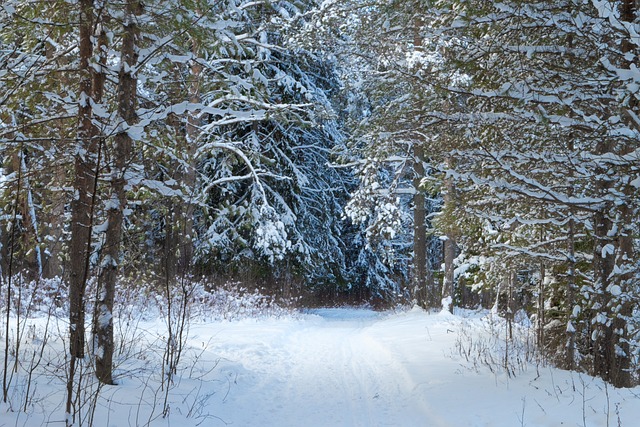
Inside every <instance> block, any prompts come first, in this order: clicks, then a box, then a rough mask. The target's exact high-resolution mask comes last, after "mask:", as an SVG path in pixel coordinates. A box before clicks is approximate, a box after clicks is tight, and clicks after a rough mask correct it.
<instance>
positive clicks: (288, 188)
mask: <svg viewBox="0 0 640 427" xmlns="http://www.w3.org/2000/svg"><path fill="white" fill-rule="evenodd" d="M258 12H260V13H258ZM295 12H296V11H295V9H292V7H291V5H288V4H286V3H285V4H282V5H280V4H276V3H274V4H273V5H272V7H268V6H264V7H263V10H262V11H250V10H249V11H247V13H248V18H247V21H246V24H245V28H244V30H245V31H246V32H248V33H250V34H254V37H255V39H256V40H259V42H256V43H257V44H256V45H254V46H249V45H247V46H246V48H245V49H244V50H243V51H240V52H237V58H236V61H237V62H238V64H233V63H232V64H230V65H229V69H228V70H229V71H225V72H230V71H231V70H233V67H238V66H239V64H241V66H242V67H244V68H245V69H246V70H247V74H246V75H244V76H243V77H244V79H243V80H242V81H239V82H238V81H234V80H230V79H227V82H226V83H223V84H218V88H216V89H217V91H230V92H232V93H237V94H236V95H233V96H227V98H226V100H225V98H224V97H220V96H216V93H215V92H211V93H208V94H206V97H214V98H217V99H219V100H220V101H222V102H224V103H221V104H220V106H221V107H226V108H229V109H231V110H234V111H239V112H240V111H242V112H243V114H244V117H246V120H229V119H228V118H225V119H223V120H214V118H212V117H209V120H208V121H207V122H206V123H205V124H204V128H205V130H206V133H205V134H203V138H204V139H205V144H204V146H203V148H201V149H200V152H201V153H203V154H204V156H205V157H204V159H203V162H202V172H203V175H204V176H206V179H205V180H204V181H203V183H202V185H203V187H204V191H205V194H206V196H207V200H206V208H205V209H204V210H203V216H202V217H201V220H202V221H201V226H204V227H205V228H204V229H203V230H202V233H201V237H200V240H199V246H198V251H199V260H200V263H201V265H203V266H205V268H207V269H209V270H210V271H214V272H218V273H220V272H224V271H225V270H228V269H229V267H230V266H234V268H235V269H236V271H237V274H249V276H251V275H258V276H260V275H261V274H262V275H263V277H264V278H266V277H271V278H274V279H276V281H277V280H278V276H284V275H286V274H289V275H291V276H292V277H297V278H298V279H299V280H300V279H301V280H304V281H307V282H308V283H313V284H314V285H315V286H317V287H318V288H319V287H322V283H323V282H324V283H326V282H335V281H340V280H344V274H345V266H344V263H345V261H344V257H345V255H344V243H343V241H342V238H341V237H340V232H341V230H340V229H341V224H340V221H339V218H340V211H341V205H342V200H344V199H345V197H346V189H345V182H344V181H345V177H344V172H342V171H341V170H338V169H335V168H332V167H330V161H331V150H332V147H333V145H334V144H336V143H337V142H339V140H340V138H341V134H340V132H339V130H338V128H337V124H336V121H335V117H334V113H333V109H332V106H331V104H330V100H329V96H330V94H331V92H332V91H333V90H334V89H335V87H336V80H335V76H334V74H333V70H332V65H331V63H329V62H327V61H325V60H323V59H322V58H318V57H315V56H314V55H313V54H312V53H311V52H309V51H305V50H303V49H300V48H298V49H295V50H294V49H293V48H292V47H290V46H287V45H286V43H285V42H286V40H287V35H286V31H285V29H286V26H285V24H286V23H287V21H288V20H289V16H294V15H295ZM225 85H226V86H225ZM242 266H244V267H242ZM247 267H248V268H247ZM265 267H266V269H265ZM260 270H262V271H263V272H265V271H268V272H266V273H259V271H260ZM274 276H275V277H274ZM285 281H286V279H285ZM285 285H286V284H285Z"/></svg>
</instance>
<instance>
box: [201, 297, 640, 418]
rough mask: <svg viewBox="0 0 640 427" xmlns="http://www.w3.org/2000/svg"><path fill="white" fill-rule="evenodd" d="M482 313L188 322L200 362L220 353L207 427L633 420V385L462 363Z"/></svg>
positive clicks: (313, 314)
mask: <svg viewBox="0 0 640 427" xmlns="http://www.w3.org/2000/svg"><path fill="white" fill-rule="evenodd" d="M481 316H482V315H477V316H475V317H473V316H472V318H463V317H459V316H453V315H451V314H448V313H440V314H428V313H425V312H424V311H422V310H419V309H414V310H411V311H409V312H403V313H376V312H373V311H370V310H356V309H321V310H312V311H310V312H309V313H308V314H305V315H304V316H302V318H301V319H268V320H246V321H240V322H230V323H216V324H209V325H200V326H197V327H196V328H195V329H193V330H192V331H193V332H195V337H194V341H192V345H194V346H197V343H198V339H200V341H203V339H209V343H210V344H209V345H207V346H206V351H207V352H210V355H209V356H207V357H218V358H220V363H219V365H218V367H217V368H216V372H217V374H218V375H221V376H223V377H225V378H227V380H228V384H227V385H228V387H227V388H226V389H225V387H223V384H220V385H219V388H222V389H223V390H219V391H218V394H219V396H218V397H219V399H218V400H217V402H218V403H217V404H216V403H215V402H214V401H213V400H215V399H212V401H211V402H210V403H211V406H208V407H207V410H208V411H210V413H212V414H214V415H215V417H218V418H216V419H212V418H211V419H209V420H208V421H207V422H208V424H207V425H221V426H223V425H232V426H243V427H244V426H247V427H252V426H260V427H382V426H394V427H445V426H446V427H514V426H528V427H536V426H540V427H542V426H544V427H557V426H562V425H564V426H585V425H587V426H605V425H622V426H634V425H637V424H635V423H636V421H637V419H638V418H637V417H639V416H640V399H639V398H638V396H639V395H640V388H637V389H635V391H634V390H630V391H623V390H612V389H608V390H607V391H606V392H605V387H604V385H603V383H602V381H600V380H598V379H594V378H591V377H587V376H582V375H580V374H576V373H570V372H566V371H560V370H557V369H551V368H548V367H547V368H542V367H540V368H539V369H537V368H536V367H535V366H531V367H530V368H529V369H528V370H527V371H526V372H521V373H519V375H518V376H517V377H515V378H509V377H508V376H506V375H504V374H501V373H500V372H499V367H496V366H494V367H493V368H497V370H495V371H493V372H492V370H493V368H492V369H490V368H489V367H488V366H482V364H480V365H478V363H471V362H469V361H468V360H465V359H463V358H462V357H461V356H460V355H459V354H458V352H457V350H456V342H457V341H459V340H461V339H465V338H461V336H462V335H461V334H460V330H461V327H462V325H466V326H465V327H466V328H468V330H469V331H470V333H471V336H473V337H474V338H472V339H473V340H475V341H474V342H477V343H481V342H482V341H481V339H478V337H481V336H482V334H483V333H487V331H486V330H483V329H482V327H481V326H480V324H482V322H483V320H481V319H480V317H481ZM199 334H201V336H199ZM202 344H204V341H203V342H202ZM202 344H201V345H202ZM203 357H204V356H203ZM471 357H472V358H473V357H476V356H474V355H473V354H472V355H471ZM498 359H499V358H497V360H498ZM616 408H618V409H616ZM616 411H617V413H616ZM214 421H219V424H215V422H214ZM618 423H619V424H618Z"/></svg>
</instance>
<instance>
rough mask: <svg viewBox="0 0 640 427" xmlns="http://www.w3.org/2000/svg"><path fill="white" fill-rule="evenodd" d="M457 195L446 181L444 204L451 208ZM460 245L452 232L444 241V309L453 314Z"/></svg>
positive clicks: (450, 183) (451, 184)
mask: <svg viewBox="0 0 640 427" xmlns="http://www.w3.org/2000/svg"><path fill="white" fill-rule="evenodd" d="M454 200H455V195H454V188H453V182H451V180H450V179H446V180H445V193H444V204H445V206H451V204H453V203H454ZM457 250H458V245H457V244H456V240H455V236H454V235H453V233H452V232H451V231H449V232H448V233H447V235H446V240H445V241H444V280H443V283H442V309H443V310H447V311H449V312H450V313H453V290H454V279H455V277H454V273H455V271H454V264H453V262H454V260H455V258H456V252H457Z"/></svg>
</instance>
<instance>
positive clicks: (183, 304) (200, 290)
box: [0, 276, 295, 426]
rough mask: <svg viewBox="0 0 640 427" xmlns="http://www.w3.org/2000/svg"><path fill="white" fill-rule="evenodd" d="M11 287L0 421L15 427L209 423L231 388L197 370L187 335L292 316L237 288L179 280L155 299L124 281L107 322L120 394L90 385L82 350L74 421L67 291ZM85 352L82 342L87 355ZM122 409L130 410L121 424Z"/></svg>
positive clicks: (89, 360)
mask: <svg viewBox="0 0 640 427" xmlns="http://www.w3.org/2000/svg"><path fill="white" fill-rule="evenodd" d="M12 281H13V286H12V287H11V289H10V293H8V291H7V289H8V287H6V286H2V287H0V310H1V311H2V313H3V316H1V319H2V320H0V338H1V339H0V342H2V344H0V348H2V352H3V354H4V370H3V374H4V375H3V377H4V378H3V383H2V391H3V395H2V401H1V402H0V408H1V409H0V413H5V414H12V417H13V419H14V420H15V424H16V425H48V424H50V423H55V424H60V425H67V426H91V425H111V424H114V423H115V425H120V423H122V422H124V421H125V420H126V422H127V423H128V425H136V426H144V425H151V424H154V425H156V424H158V423H159V420H161V419H168V418H169V417H170V416H171V418H172V419H176V418H177V419H178V420H180V419H184V420H186V419H189V420H191V421H190V422H189V423H187V424H189V425H192V424H193V425H198V424H200V423H204V422H205V421H206V420H207V419H209V418H212V417H215V416H214V415H213V414H211V410H210V407H209V406H208V405H207V402H208V401H209V400H210V398H211V397H212V396H213V395H214V394H216V393H223V394H224V393H225V392H228V387H229V386H230V385H229V384H228V383H227V382H225V378H224V376H223V377H222V379H221V378H220V376H221V374H220V373H216V372H215V370H216V368H217V366H218V362H211V361H210V358H207V359H206V360H207V362H204V361H203V360H205V359H204V358H202V355H203V354H204V353H205V352H206V351H207V343H203V344H202V346H201V347H198V348H193V347H191V346H189V345H188V341H189V327H190V325H191V324H192V323H194V322H197V323H200V322H211V321H236V320H240V319H244V318H263V317H282V316H291V315H294V314H295V311H294V310H293V309H292V308H291V306H292V305H291V304H288V303H287V302H286V301H285V302H283V301H281V300H278V301H276V299H275V298H274V297H270V296H266V295H262V294H261V293H260V292H259V291H256V290H253V291H249V290H247V289H245V288H243V287H241V286H239V285H238V284H226V285H223V286H217V287H212V286H211V285H210V284H208V283H205V282H203V281H195V280H190V279H183V280H182V281H178V282H176V283H174V284H171V285H170V286H167V287H166V289H161V290H159V289H158V288H157V285H153V284H147V283H135V282H132V281H130V280H126V279H123V280H121V281H120V282H119V283H118V287H117V290H116V298H115V304H114V312H113V315H114V319H115V322H114V340H115V354H114V359H113V360H114V380H115V382H116V384H117V385H116V386H109V385H104V384H101V383H100V382H99V381H98V380H97V379H96V377H95V375H94V360H93V352H92V349H91V348H87V349H86V350H87V351H86V356H85V358H83V359H79V362H78V366H77V367H76V375H75V376H74V381H73V387H74V396H75V398H74V400H73V402H72V409H71V413H65V401H64V398H63V397H62V396H63V395H64V394H65V393H64V391H65V388H66V387H68V378H69V366H70V365H69V357H68V351H67V346H68V335H69V323H68V313H69V306H68V298H67V285H66V283H64V282H63V281H62V280H60V279H41V280H27V279H25V278H24V277H22V276H16V277H14V278H13V279H12ZM95 289H96V287H95V283H94V282H90V283H89V284H88V289H87V295H88V296H93V295H95ZM92 300H93V298H88V301H87V307H86V310H87V313H91V312H92V311H93V301H92ZM88 318H90V316H88ZM88 326H89V325H88ZM87 330H88V331H89V330H91V328H90V327H87ZM91 342H92V340H91V339H88V340H87V347H91ZM184 361H188V363H185V362H184ZM123 390H126V392H124V393H121V391H123ZM115 408H118V409H117V410H116V409H115ZM122 408H127V413H126V414H122V413H121V410H122ZM52 409H54V410H53V411H52ZM96 420H99V422H97V421H96Z"/></svg>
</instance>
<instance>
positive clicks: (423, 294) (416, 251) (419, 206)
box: [413, 143, 433, 308]
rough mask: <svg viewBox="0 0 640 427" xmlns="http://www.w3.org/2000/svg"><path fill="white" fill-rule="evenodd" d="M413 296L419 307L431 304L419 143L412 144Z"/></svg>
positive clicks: (421, 151)
mask: <svg viewBox="0 0 640 427" xmlns="http://www.w3.org/2000/svg"><path fill="white" fill-rule="evenodd" d="M413 157H414V160H413V164H414V166H413V170H414V178H413V188H414V191H415V193H414V196H413V286H414V291H413V296H414V298H415V299H416V300H417V302H418V304H419V305H420V306H421V307H424V308H426V307H428V306H429V305H432V304H433V301H429V300H430V298H429V292H428V289H427V226H426V218H427V210H426V206H425V194H424V191H422V189H421V188H420V182H421V180H422V178H424V174H425V170H424V164H423V161H424V149H423V147H422V145H421V144H420V143H415V145H414V146H413Z"/></svg>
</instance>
